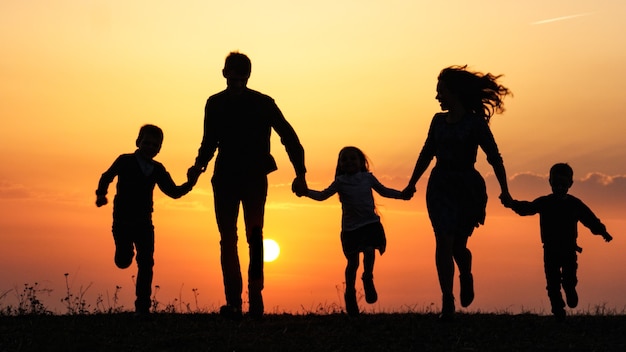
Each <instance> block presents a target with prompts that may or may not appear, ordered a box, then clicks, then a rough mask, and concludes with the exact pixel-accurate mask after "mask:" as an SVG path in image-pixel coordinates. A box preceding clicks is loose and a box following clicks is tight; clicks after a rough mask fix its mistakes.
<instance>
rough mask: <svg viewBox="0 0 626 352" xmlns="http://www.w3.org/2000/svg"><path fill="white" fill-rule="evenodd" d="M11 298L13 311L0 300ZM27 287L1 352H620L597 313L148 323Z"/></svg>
mask: <svg viewBox="0 0 626 352" xmlns="http://www.w3.org/2000/svg"><path fill="white" fill-rule="evenodd" d="M9 293H12V294H16V295H17V297H18V303H17V304H11V305H9V304H2V300H1V298H4V297H6V295H7V294H9ZM43 293H45V292H41V290H40V289H39V288H38V287H37V285H36V284H34V285H25V286H24V288H23V289H22V290H21V291H19V292H18V291H16V290H12V291H11V292H9V291H6V292H3V293H2V296H1V297H0V351H1V352H5V351H6V352H8V351H557V350H577V351H624V350H626V334H625V332H626V330H625V328H626V314H624V312H616V311H613V310H610V309H606V308H605V307H603V306H598V307H595V309H593V310H592V311H588V312H584V313H577V314H574V315H571V316H568V317H567V319H566V320H565V321H557V320H555V319H554V318H553V317H552V316H550V315H545V314H534V313H522V314H510V313H507V312H498V313H483V312H473V313H463V314H457V315H456V317H455V319H454V320H453V321H451V322H443V321H440V320H439V318H438V311H436V309H434V308H433V309H430V308H425V309H418V310H415V311H413V310H411V309H407V311H406V312H395V313H377V314H361V315H360V316H359V317H356V318H353V317H348V316H347V315H346V314H345V313H344V311H343V309H342V307H339V306H327V307H326V306H320V307H318V308H317V309H315V310H314V311H311V312H304V313H300V314H290V313H280V312H273V313H270V314H266V315H265V317H264V319H262V320H253V319H250V318H248V317H246V316H244V318H243V319H242V320H240V321H231V320H226V319H224V318H222V317H221V316H220V315H219V314H217V313H216V312H215V311H207V310H204V309H198V308H197V307H196V308H192V307H193V305H192V304H185V303H183V302H175V303H171V304H167V305H160V304H159V303H158V302H154V307H153V308H154V309H153V313H152V314H151V316H150V317H148V318H147V319H137V318H136V317H134V316H133V313H132V312H130V311H129V310H128V309H125V308H124V307H121V306H115V305H114V304H115V302H114V301H113V302H112V303H111V302H110V301H109V302H108V303H106V304H105V303H104V302H103V301H102V300H99V302H96V304H95V305H93V306H92V305H90V304H87V303H86V302H85V301H84V300H83V299H82V298H81V294H80V292H79V293H74V292H72V291H71V290H69V289H68V291H67V292H66V296H65V298H63V301H64V304H65V307H66V311H65V312H64V313H52V312H50V311H49V310H48V309H47V308H46V306H45V304H44V303H43V302H42V301H41V300H40V299H39V298H38V295H41V294H43Z"/></svg>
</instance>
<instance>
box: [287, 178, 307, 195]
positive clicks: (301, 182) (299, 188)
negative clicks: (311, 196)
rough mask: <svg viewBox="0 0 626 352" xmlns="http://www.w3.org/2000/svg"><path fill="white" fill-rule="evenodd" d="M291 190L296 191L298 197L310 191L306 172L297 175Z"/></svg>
mask: <svg viewBox="0 0 626 352" xmlns="http://www.w3.org/2000/svg"><path fill="white" fill-rule="evenodd" d="M291 191H292V192H293V193H295V194H296V195H297V196H298V197H302V196H303V195H305V194H307V192H308V191H309V186H307V184H306V178H305V177H304V174H302V175H298V176H296V178H295V179H294V180H293V182H292V183H291Z"/></svg>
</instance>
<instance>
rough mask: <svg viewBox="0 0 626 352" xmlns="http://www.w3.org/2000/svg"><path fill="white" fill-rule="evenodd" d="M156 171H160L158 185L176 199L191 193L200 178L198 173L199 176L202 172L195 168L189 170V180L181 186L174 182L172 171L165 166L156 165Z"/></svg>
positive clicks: (166, 193)
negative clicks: (168, 170)
mask: <svg viewBox="0 0 626 352" xmlns="http://www.w3.org/2000/svg"><path fill="white" fill-rule="evenodd" d="M157 168H158V171H157ZM192 168H193V167H192ZM154 171H155V172H158V173H159V174H158V176H157V185H158V186H159V189H160V190H161V191H162V192H163V193H165V195H167V196H168V197H171V198H174V199H178V198H180V197H182V196H184V195H185V194H187V193H189V192H190V191H191V190H192V189H193V186H194V185H195V184H196V181H197V180H198V178H197V177H196V174H197V175H198V176H199V174H200V173H199V172H197V171H195V168H194V171H189V170H187V178H188V180H187V182H185V183H183V184H182V185H180V186H177V185H176V183H174V180H173V179H172V176H171V175H170V173H169V172H167V171H166V170H165V168H164V167H163V166H160V167H159V166H157V165H155V170H154Z"/></svg>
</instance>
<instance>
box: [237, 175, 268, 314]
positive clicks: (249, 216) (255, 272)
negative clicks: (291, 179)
mask: <svg viewBox="0 0 626 352" xmlns="http://www.w3.org/2000/svg"><path fill="white" fill-rule="evenodd" d="M266 198H267V176H265V175H263V176H260V177H257V178H254V179H250V180H248V182H246V189H245V193H244V195H243V197H242V205H243V216H244V222H245V224H246V238H247V241H248V249H249V253H250V264H249V266H248V299H249V304H250V307H249V313H250V315H251V316H252V317H255V318H260V317H262V316H263V310H264V306H263V295H262V293H261V291H263V287H264V276H263V223H264V216H265V200H266Z"/></svg>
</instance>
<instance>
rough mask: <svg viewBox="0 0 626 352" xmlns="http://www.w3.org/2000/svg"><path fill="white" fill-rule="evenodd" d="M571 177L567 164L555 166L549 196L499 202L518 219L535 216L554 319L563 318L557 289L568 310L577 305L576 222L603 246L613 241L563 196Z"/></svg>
mask: <svg viewBox="0 0 626 352" xmlns="http://www.w3.org/2000/svg"><path fill="white" fill-rule="evenodd" d="M573 176H574V171H573V170H572V168H571V167H570V166H569V165H568V164H565V163H559V164H555V165H554V166H552V168H551V169H550V186H551V187H552V194H549V195H546V196H542V197H539V198H537V199H535V200H534V201H532V202H528V201H519V200H511V201H506V200H503V202H502V203H503V204H504V206H506V207H508V208H511V209H513V211H515V212H516V213H517V214H519V215H522V216H524V215H534V214H539V217H540V218H539V219H540V220H539V226H540V230H541V242H543V260H544V270H545V274H546V281H547V287H546V289H547V290H548V297H549V298H550V304H551V305H552V314H554V316H555V317H557V318H558V319H563V318H565V309H564V308H565V302H563V297H562V295H561V285H562V286H563V291H565V297H566V300H567V305H568V306H569V307H570V308H574V307H576V306H577V305H578V293H577V292H576V284H577V283H578V278H577V277H576V269H577V268H578V263H577V254H576V252H582V248H580V247H578V245H577V244H576V238H577V237H578V230H577V225H578V222H579V221H580V222H581V223H582V224H583V225H585V226H586V227H587V228H589V230H591V232H592V233H593V234H595V235H601V236H602V237H603V238H604V240H605V241H606V242H610V241H611V240H612V239H613V237H611V235H609V233H608V232H607V231H606V227H605V226H604V225H603V224H602V223H601V222H600V219H598V218H597V217H596V216H595V215H594V213H593V212H592V211H591V209H589V207H587V206H586V205H585V204H584V203H583V202H582V201H581V200H580V199H578V198H576V197H574V196H572V195H570V194H567V191H568V190H569V188H570V187H571V186H572V184H573V183H574V180H573Z"/></svg>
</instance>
